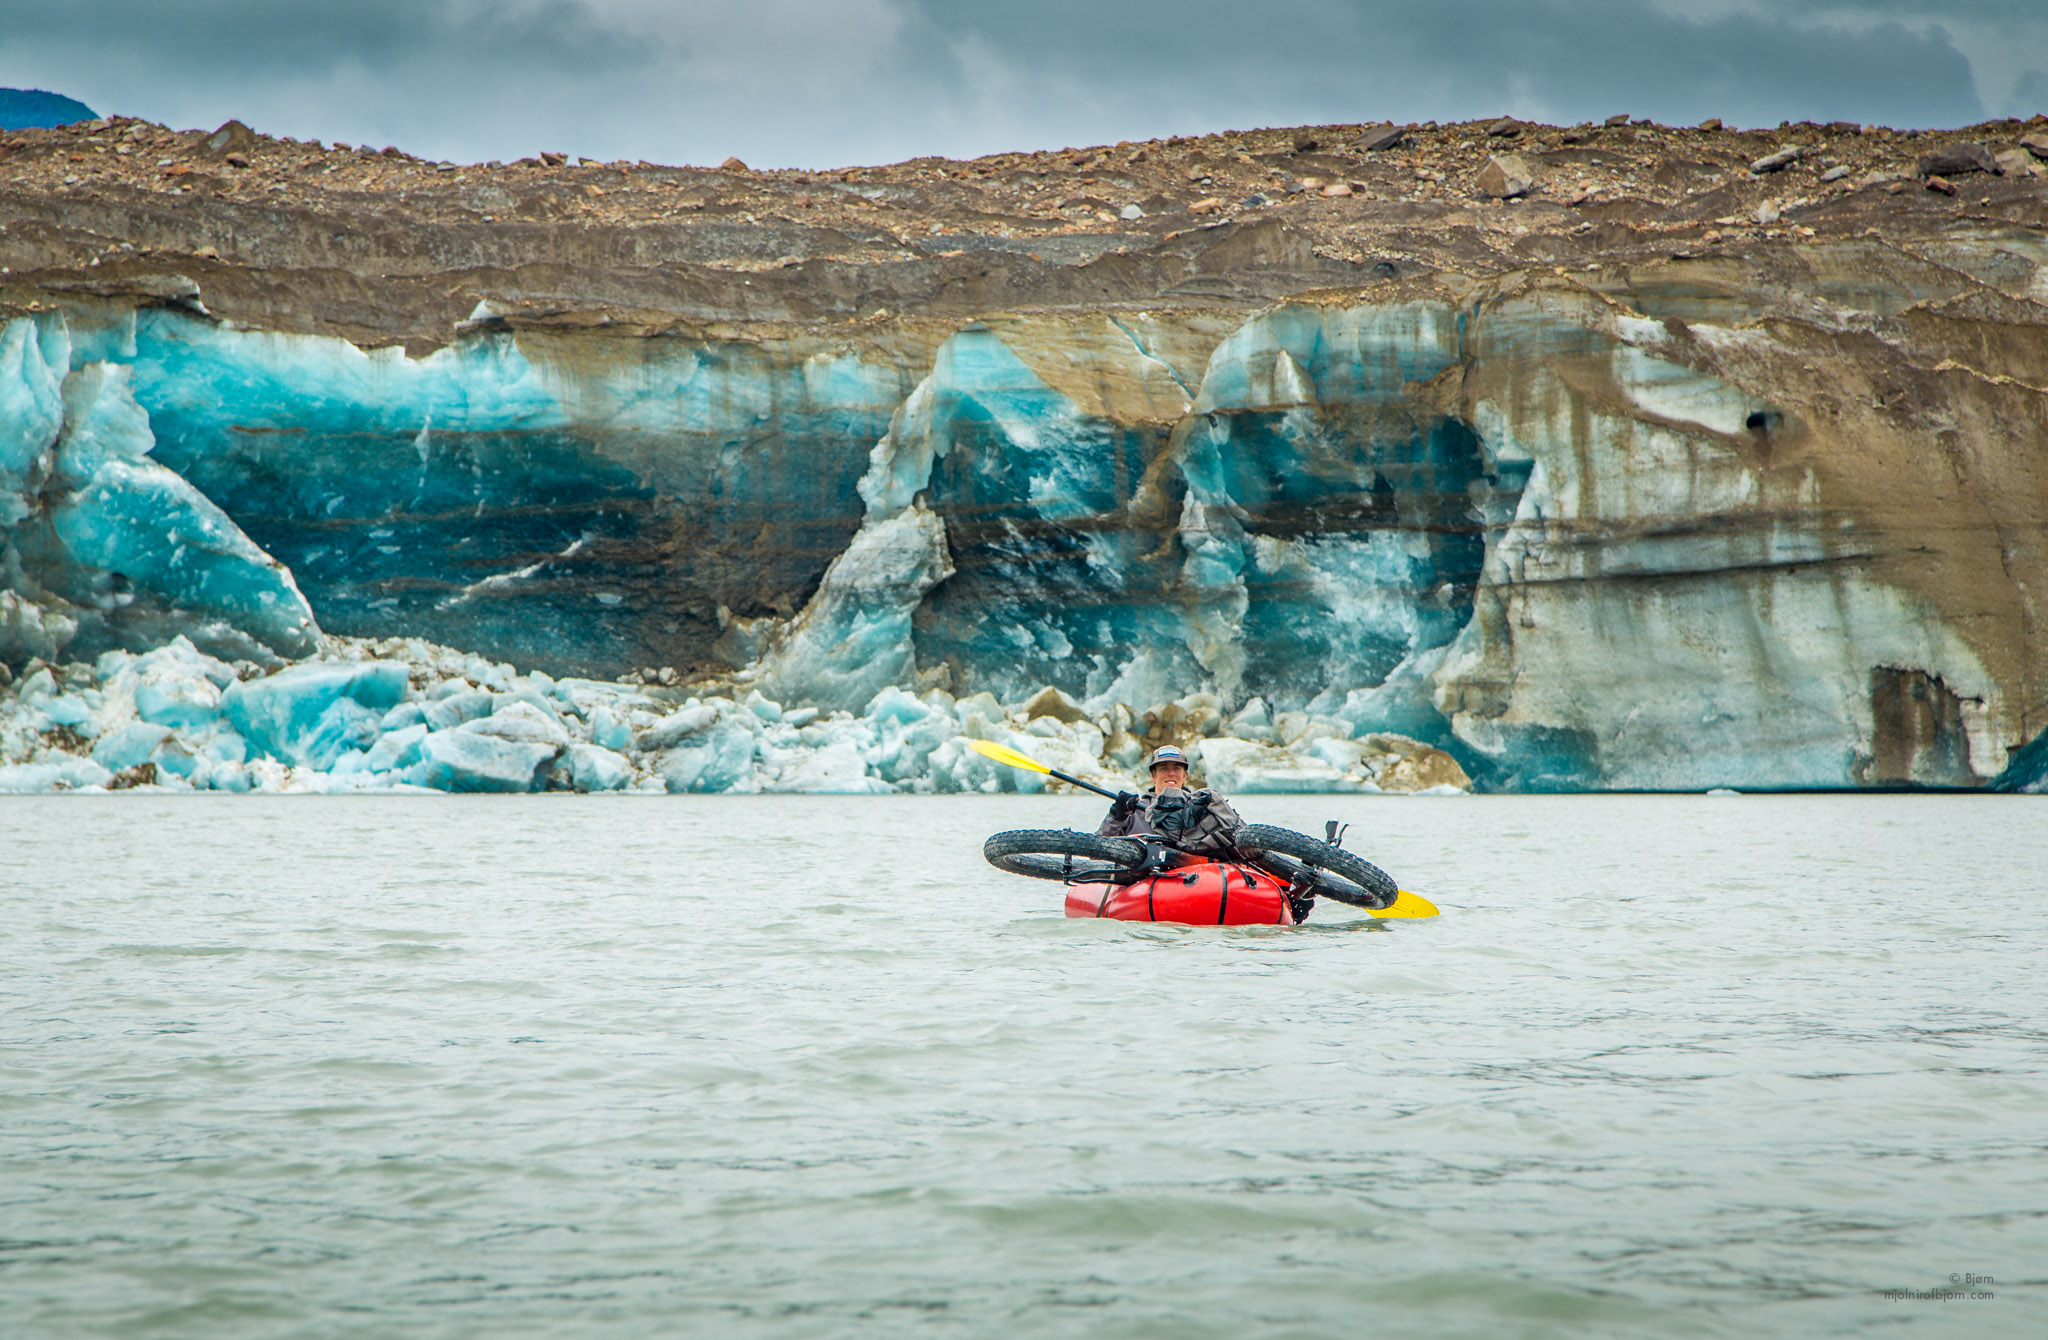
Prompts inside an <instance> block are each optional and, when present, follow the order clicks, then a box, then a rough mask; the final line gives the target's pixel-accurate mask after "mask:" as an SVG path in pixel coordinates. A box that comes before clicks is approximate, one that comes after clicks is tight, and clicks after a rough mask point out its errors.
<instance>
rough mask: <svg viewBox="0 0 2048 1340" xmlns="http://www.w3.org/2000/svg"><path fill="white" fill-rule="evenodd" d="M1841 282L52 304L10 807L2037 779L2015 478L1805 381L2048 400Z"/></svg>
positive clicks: (2024, 554)
mask: <svg viewBox="0 0 2048 1340" xmlns="http://www.w3.org/2000/svg"><path fill="white" fill-rule="evenodd" d="M1854 296H1855V295H1854V294H1853V293H1851V292H1849V291H1848V290H1847V289H1846V288H1843V289H1836V290H1830V291H1829V299H1828V300H1829V302H1831V303H1833V304H1834V306H1835V308H1836V309H1838V310H1835V311H1834V312H1833V314H1832V315H1829V316H1827V317H1826V319H1825V320H1823V319H1821V318H1819V317H1813V318H1812V319H1811V320H1809V321H1808V322H1807V323H1806V324H1804V325H1787V324H1785V323H1783V322H1780V323H1777V324H1771V323H1758V322H1751V321H1746V320H1743V319H1741V313H1740V311H1734V310H1732V309H1731V304H1730V300H1729V298H1728V296H1727V295H1726V294H1722V293H1716V294H1711V295H1706V296H1704V297H1703V296H1701V295H1699V294H1697V293H1693V292H1690V291H1687V290H1686V289H1685V288H1684V286H1682V285H1674V286H1671V287H1669V288H1665V289H1656V288H1654V287H1652V286H1647V285H1639V286H1638V288H1637V290H1636V291H1632V292H1629V293H1625V294H1617V293H1613V292H1600V291H1596V290H1595V289H1593V288H1590V287H1587V286H1585V285H1582V284H1577V283H1571V282H1566V281H1561V280H1556V279H1544V278H1541V277H1536V276H1528V275H1518V276H1510V277H1507V278H1504V279H1500V280H1496V281H1492V282H1490V283H1486V284H1480V283H1476V282H1471V283H1466V284H1464V286H1463V287H1458V286H1457V285H1456V284H1453V283H1451V282H1450V281H1444V282H1439V283H1434V284H1425V285H1420V286H1412V287H1410V288H1408V289H1404V290H1403V291H1402V292H1400V293H1398V294H1394V295H1391V296H1387V297H1383V298H1382V297H1375V298H1374V299H1372V300H1370V301H1368V300H1366V299H1365V298H1364V297H1363V296H1361V295H1359V294H1357V293H1349V294H1344V293H1335V294H1325V295H1315V296H1313V297H1298V298H1294V299H1289V300H1284V301H1280V302H1277V303H1275V304H1273V305H1270V306H1268V307H1265V308H1263V309H1260V310H1257V311H1253V312H1249V313H1244V314H1236V315H1231V314H1224V313H1217V312H1214V311H1198V312H1184V311H1183V312H1176V311H1164V310H1162V311H1139V310H1118V311H1114V312H1101V311H1097V312H1091V311H1072V310H1069V311H1042V312H1020V313H1010V314H1001V315H991V316H986V317H983V318H980V319H974V320H968V321H937V320H917V321H910V320H905V321H899V322H887V323H882V324H880V325H872V324H867V323H855V324H854V325H853V326H849V327H846V328H838V327H832V326H825V325H818V324H812V325H803V324H795V325H786V326H777V327H774V328H772V329H765V328H764V329H734V328H727V327H722V326H719V325H717V324H715V323H713V324H696V325H682V326H674V327H668V328H664V329H662V330H661V331H659V332H658V333H655V334H652V335H650V334H648V333H646V332H644V331H636V332H634V333H624V332H617V331H607V330H605V329H602V328H598V329H590V328H584V327H573V328H565V327H561V326H550V325H544V324H536V323H531V322H525V323H522V322H520V321H515V320H512V319H508V318H506V317H503V316H501V315H499V314H498V313H497V312H496V311H495V310H493V309H492V308H490V307H489V306H488V305H487V304H486V305H480V306H479V308H478V310H477V311H476V312H474V313H473V314H472V315H471V318H470V319H469V320H468V321H467V322H465V323H463V324H462V325H461V326H460V327H459V328H458V330H457V331H456V333H455V336H454V338H453V339H452V340H451V341H450V342H449V343H448V344H446V345H445V346H444V347H442V348H440V349H438V350H435V351H433V352H431V353H428V354H425V355H424V356H420V357H411V356H408V355H406V354H405V353H404V352H403V351H401V350H399V349H397V348H395V347H393V348H382V349H363V348H358V347H357V346H355V345H352V344H350V343H348V342H347V341H345V340H342V339H339V338H336V337H332V336H323V335H313V334H295V333H285V332H275V331H263V330H250V329H242V328H238V327H236V326H235V325H233V324H232V323H229V322H224V321H220V320H217V319H214V318H212V317H210V316H208V315H207V314H206V313H205V312H204V311H203V309H199V308H197V307H196V304H194V303H190V302H186V303H156V304H149V303H133V302H123V301H118V300H103V299H96V298H91V297H87V296H74V297H73V298H71V299H69V300H67V303H66V305H65V309H64V310H62V311H50V312H44V313H39V314H35V315H28V316H17V317H14V318H12V319H9V320H8V321H6V323H5V325H4V326H0V537H4V548H0V587H4V589H0V665H5V666H6V667H7V671H8V678H9V679H10V680H12V681H13V683H12V685H11V687H9V688H8V689H7V692H6V696H5V698H4V699H0V789H11V790H43V789H90V788H96V787H98V788H107V787H125V786H137V785H143V786H158V787H167V788H173V789H211V790H229V791H247V790H346V791H357V790H368V789H391V788H401V789H402V788H413V787H420V788H428V789H435V790H476V791H539V790H557V789H561V790H580V791H613V792H622V793H651V792H657V791H659V792H688V793H704V792H731V791H822V792H883V791H956V790H996V789H1018V788H1022V789H1030V788H1032V787H1034V786H1036V785H1038V784H1040V783H1041V782H1042V779H1040V778H1038V777H1036V775H1035V774H1025V775H1022V776H1018V775H1012V774H1009V773H1007V772H1005V771H1004V770H1001V769H997V768H995V767H994V765H991V764H989V763H988V762H987V761H986V760H984V759H981V758H980V756H979V755H975V754H973V753H972V752H971V751H969V750H967V749H966V748H965V745H964V743H963V740H964V739H965V738H972V737H976V736H987V737H990V738H995V739H998V740H1001V741H1003V742H1005V743H1011V744H1013V745H1014V747H1018V748H1021V749H1025V750H1026V751H1027V752H1032V753H1035V754H1036V755H1038V756H1039V757H1042V758H1044V759H1045V760H1046V761H1048V762H1050V763H1052V764H1054V765H1055V766H1059V767H1062V768H1064V769H1065V770H1067V771H1070V772H1074V773H1075V774H1076V775H1079V776H1083V777H1087V778H1089V779H1091V780H1098V781H1103V782H1108V781H1110V780H1113V779H1116V778H1120V777H1121V778H1128V777H1129V775H1130V774H1131V772H1132V771H1133V770H1134V769H1135V768H1136V767H1137V766H1138V763H1139V760H1140V758H1141V757H1142V755H1143V753H1144V751H1145V750H1146V749H1147V748H1148V747H1150V746H1152V745H1154V744H1157V743H1160V742H1164V741H1168V740H1171V741H1173V742H1176V743H1182V744H1185V745H1189V746H1191V747H1192V748H1193V749H1194V750H1195V751H1196V752H1197V755H1198V759H1199V761H1200V764H1201V768H1202V771H1203V775H1204V776H1205V777H1206V778H1207V779H1208V780H1209V781H1210V782H1211V784H1214V785H1217V786H1220V787H1223V788H1225V789H1227V790H1232V791H1253V792H1256V791H1261V790H1327V791H1350V792H1357V793H1374V792H1380V793H1389V792H1431V791H1440V790H1445V789H1463V788H1467V787H1472V788H1477V789H1513V790H1577V789H1598V788H1632V789H1686V790H1698V789H1710V788H1715V787H1737V788H1752V789H1754V788H1801V787H1865V786H1895V785H1914V786H1937V787H1948V786H1954V787H1983V786H1999V787H2005V788H2008V789H2029V788H2032V789H2038V788H2039V787H2040V786H2041V785H2042V780H2043V775H2042V770H2043V764H2042V756H2041V751H2040V748H2039V740H2040V739H2041V734H2042V733H2041V712H2042V710H2043V709H2042V708H2041V706H2040V703H2041V697H2040V694H2041V688H2040V686H2041V683H2042V678H2043V670H2044V657H2043V648H2042V645H2041V637H2042V634H2041V632H2040V631H2039V630H2040V628H2041V624H2040V623H2039V621H2038V619H2036V618H2035V615H2034V613H2033V609H2034V602H2035V601H2036V600H2037V598H2038V597H2037V596H2036V595H2035V594H2034V592H2033V591H2032V589H2031V588H2030V587H2029V585H2028V583H2027V582H2026V581H2025V580H2024V578H2023V577H2021V576H2018V575H2016V574H2024V573H2027V572H2039V571H2042V570H2048V565H2044V559H2048V554H2044V553H2043V552H2042V550H2043V548H2044V543H2048V542H2044V538H2043V535H2042V529H2041V525H2040V516H2041V508H2042V503H2041V500H2040V499H2039V498H2038V497H2037V496H2035V495H2034V494H2030V493H2029V492H2028V489H2029V487H2031V486H2029V485H2027V484H2026V483H2025V482H2024V481H2025V480H2026V479H2027V478H2029V476H2028V475H2027V470H2028V468H2029V467H2028V466H2027V464H2026V460H2027V459H2028V457H2027V455H2026V453H2027V451H2029V450H2032V449H2033V446H2032V445H2031V444H2027V443H2021V444H2020V445H2019V446H2018V447H2016V448H2013V449H2011V450H2009V451H2008V452H2007V453H2006V454H2005V455H2003V456H2001V455H2000V454H1999V452H1998V450H1997V448H1996V445H1995V444H1988V443H1987V444H1984V445H1980V446H1978V447H1976V448H1974V450H1976V451H1977V453H1978V454H1977V455H1976V456H1975V457H1973V458H1972V459H1971V461H1970V463H1969V467H1968V468H1967V469H1965V470H1959V471H1958V470H1951V469H1950V467H1949V466H1948V465H1947V464H1946V463H1945V459H1946V458H1944V457H1941V456H1940V455H1938V454H1937V455H1933V456H1930V454H1929V453H1927V452H1925V451H1923V450H1920V449H1919V447H1918V443H1919V441H1920V438H1919V436H1918V434H1919V433H1920V431H1921V430H1920V429H1918V428H1917V427H1915V426H1914V425H1913V424H1909V423H1902V422H1900V421H1899V420H1898V419H1897V417H1896V416H1888V415H1887V414H1886V412H1885V411H1884V410H1883V403H1884V402H1883V397H1882V396H1881V395H1880V396H1876V397H1874V403H1875V405H1876V406H1877V407H1876V408H1873V407H1872V406H1873V398H1872V397H1866V398H1865V399H1864V400H1862V401H1857V400H1855V399H1854V397H1853V396H1850V395H1847V394H1845V393H1844V391H1843V389H1842V386H1841V378H1842V377H1843V375H1844V372H1843V369H1844V368H1845V367H1847V366H1850V365H1849V364H1845V363H1843V362H1842V360H1841V356H1840V349H1839V346H1841V345H1843V344H1854V345H1856V346H1857V347H1858V348H1859V350H1863V352H1859V353H1858V355H1857V357H1858V358H1861V359H1863V360H1864V364H1856V365H1854V366H1858V367H1861V366H1864V365H1865V364H1871V363H1873V362H1875V361H1882V360H1880V359H1878V358H1877V356H1876V355H1871V354H1869V353H1868V352H1867V348H1866V346H1868V345H1869V344H1870V343H1871V342H1872V341H1873V340H1876V341H1877V342H1878V343H1880V344H1882V343H1884V342H1885V341H1886V340H1890V341H1891V343H1890V344H1888V345H1886V348H1887V350H1889V352H1887V353H1886V354H1885V355H1884V357H1885V358H1894V359H1895V360H1896V361H1898V362H1899V363H1900V364H1901V366H1908V365H1909V370H1911V371H1912V373H1913V375H1914V376H1915V377H1918V378H1920V379H1921V383H1924V385H1923V391H1924V394H1925V395H1926V396H1927V397H1929V398H1930V400H1931V401H1932V402H1933V403H1936V404H1937V405H1939V406H1941V407H1942V411H1941V412H1942V413H1943V414H1946V415H1947V416H1948V418H1949V419H1951V420H1966V419H1968V417H1969V416H1970V415H1972V414H1975V415H1979V416H1980V417H1986V416H1988V417H1994V418H1995V417H1997V416H1999V415H2002V416H2005V417H2004V419H2003V420H2001V421H2024V419H2025V416H2026V415H2028V414H2031V413H2034V412H2035V411H2036V410H2037V408H2038V407H2037V406H2035V405H2033V404H2032V402H2031V401H2029V400H2028V399H2027V396H2028V395H2029V392H2028V391H2027V390H2026V388H2025V387H2024V386H2014V385H2012V384H2011V380H2012V379H2011V378H2009V377H2008V378H2006V380H2005V381H2003V382H2000V381H1997V380H1995V379H1992V378H1990V377H1987V376H1983V375H1978V374H1977V373H1975V372H1973V371H1972V370H1971V369H1970V368H1968V367H1965V366H1963V365H1962V363H1961V362H1960V360H1962V359H1963V356H1964V355H1965V354H1966V353H1967V352H1968V348H1967V346H1968V340H1969V333H1968V331H1967V330H1966V329H1962V327H1964V326H1966V325H1967V321H1966V319H1965V317H1963V316H1960V315H1958V316H1948V315H1944V314H1943V313H1940V312H1937V311H1934V310H1933V309H1931V308H1929V309H1922V310H1921V311H1919V313H1918V314H1917V315H1916V316H1915V318H1914V319H1915V320H1916V321H1918V322H1919V325H1917V326H1915V327H1913V329H1911V330H1910V331H1907V332H1906V333H1904V334H1901V333H1899V332H1898V331H1896V330H1892V329H1891V328H1889V327H1885V326H1884V325H1883V324H1882V323H1883V322H1884V321H1887V320H1892V319H1893V316H1892V314H1888V313H1866V314H1864V315H1861V316H1854V315H1853V314H1852V315H1851V316H1843V315H1842V311H1843V310H1846V308H1845V304H1847V303H1848V302H1849V301H1850V300H1851V299H1852V298H1854ZM1943 321H1947V322H1949V324H1950V325H1953V326H1956V327H1957V329H1955V330H1950V329H1948V327H1946V326H1943V325H1942V322H1943ZM1916 341H1917V343H1915V342H1916ZM1922 346H1926V348H1924V349H1923V347H1922ZM1929 350H1933V351H1935V352H1939V353H1940V354H1941V355H1942V360H1945V361H1940V360H1936V359H1935V358H1934V357H1932V354H1931V353H1930V352H1929ZM1830 359H1833V360H1834V361H1833V362H1830V361H1829V360H1830ZM1901 375H1903V374H1901ZM1830 378H1832V379H1833V380H1832V381H1830V380H1829V379H1830ZM1916 384H1919V383H1916ZM2034 394H2036V395H2037V394H2038V393H2034ZM1948 450H1949V453H1950V455H1951V456H1953V454H1954V451H1955V450H1956V449H1955V448H1953V447H1951V448H1949V449H1948ZM1902 480H1904V481H1906V483H1907V484H1908V485H1909V486H1910V488H1909V492H1910V493H1911V496H1913V497H1916V498H1920V499H1925V500H1927V501H1926V502H1924V503H1923V504H1922V505H1921V506H1920V507H1919V509H1918V512H1917V513H1916V514H1912V515H1908V514H1906V513H1904V512H1902V511H1900V510H1899V509H1898V505H1897V501H1896V491H1897V490H1898V489H1899V487H1900V486H1901V481H1902ZM2036 492H2037V490H2036ZM1930 549H1938V550H1939V551H1941V552H1942V554H1943V555H1944V561H1943V562H1940V563H1929V562H1927V561H1926V560H1925V559H1924V557H1921V556H1922V555H1925V554H1926V553H1927V552H1929V550H1930ZM1953 571H1968V572H1970V573H1973V574H1978V576H1975V577H1973V578H1971V580H1970V581H1969V582H1967V583H1965V582H1961V581H1959V580H1958V579H1957V578H1955V577H1953V576H1952V575H1949V574H1950V573H1952V572H1953Z"/></svg>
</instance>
